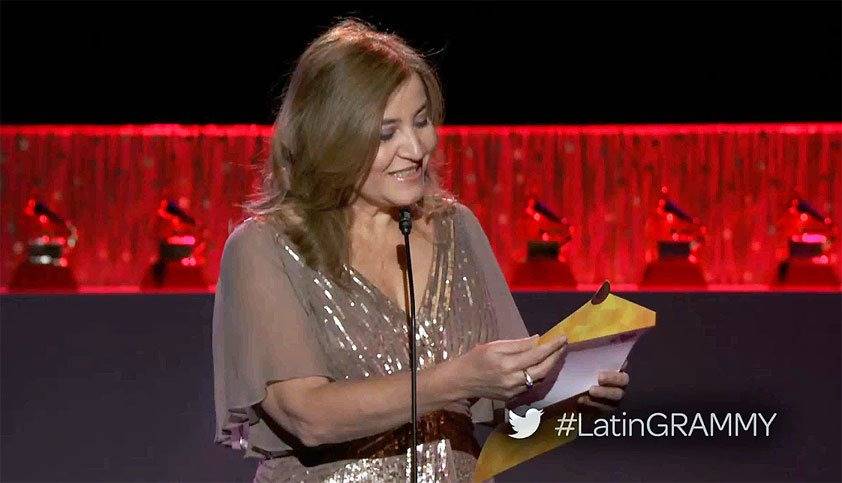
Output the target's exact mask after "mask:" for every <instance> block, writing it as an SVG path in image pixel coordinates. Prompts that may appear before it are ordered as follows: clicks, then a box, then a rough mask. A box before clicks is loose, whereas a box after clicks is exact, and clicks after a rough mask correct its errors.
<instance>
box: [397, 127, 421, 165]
mask: <svg viewBox="0 0 842 483" xmlns="http://www.w3.org/2000/svg"><path fill="white" fill-rule="evenodd" d="M399 154H400V155H401V157H404V158H409V159H413V160H418V159H421V158H422V157H423V156H424V146H422V145H421V140H420V139H418V136H417V135H416V134H415V133H414V132H410V133H409V134H407V135H406V136H404V141H403V143H402V145H401V151H400V153H399Z"/></svg>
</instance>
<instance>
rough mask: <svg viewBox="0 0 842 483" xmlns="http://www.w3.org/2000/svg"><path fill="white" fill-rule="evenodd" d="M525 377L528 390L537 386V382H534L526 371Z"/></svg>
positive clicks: (524, 371)
mask: <svg viewBox="0 0 842 483" xmlns="http://www.w3.org/2000/svg"><path fill="white" fill-rule="evenodd" d="M523 377H525V378H526V388H527V389H532V386H534V385H535V381H533V380H532V376H530V375H529V373H528V372H526V369H524V370H523Z"/></svg>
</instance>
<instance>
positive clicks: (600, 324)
mask: <svg viewBox="0 0 842 483" xmlns="http://www.w3.org/2000/svg"><path fill="white" fill-rule="evenodd" d="M610 290H611V286H610V284H609V283H608V282H607V281H606V282H604V283H603V284H602V287H600V289H599V290H598V291H597V292H596V294H594V296H593V297H592V298H591V300H589V301H588V302H587V303H585V305H583V306H581V307H579V309H577V310H576V311H575V312H573V313H572V314H571V315H570V316H568V317H567V318H565V319H564V320H562V321H561V322H559V323H558V324H556V325H555V327H553V328H552V329H550V330H549V331H547V332H546V333H545V334H544V335H542V336H541V337H540V338H539V339H538V343H539V344H544V343H546V342H548V341H550V340H553V339H554V338H556V337H560V336H562V335H565V336H567V340H568V343H569V344H574V343H577V342H584V341H588V340H593V339H600V338H603V337H607V336H613V335H619V334H623V333H627V332H633V331H637V330H642V329H646V328H650V327H654V326H655V312H653V311H652V310H649V309H647V308H646V307H642V306H640V305H637V304H635V303H633V302H630V301H628V300H626V299H623V298H621V297H617V296H616V295H613V294H610ZM562 370H563V369H562ZM575 410H576V398H575V397H573V398H570V399H567V400H565V401H561V402H559V403H556V404H553V405H552V406H549V407H547V408H546V409H545V410H544V414H543V415H542V418H541V419H542V421H541V425H540V426H539V427H538V430H537V431H536V432H535V434H533V435H532V436H529V437H528V438H525V439H514V438H511V437H509V434H510V433H511V428H510V427H509V424H508V423H506V422H504V423H501V424H499V425H498V426H497V427H496V428H495V429H494V431H493V432H492V433H491V435H490V436H489V437H488V440H486V442H485V445H483V447H482V451H481V453H480V455H479V459H478V460H477V465H476V469H475V470H474V481H485V480H487V479H489V478H492V477H494V476H495V475H497V474H500V473H502V472H503V471H505V470H507V469H509V468H513V467H515V466H517V465H519V464H521V463H523V462H524V461H527V460H529V459H531V458H534V457H536V456H538V455H540V454H542V453H545V452H547V451H549V450H551V449H553V448H556V447H558V446H561V445H563V444H566V443H568V442H570V441H572V440H574V439H575V438H576V434H575V433H570V434H569V435H568V436H565V437H560V436H558V434H557V431H556V430H555V428H556V427H557V426H558V421H557V418H556V416H557V415H559V414H562V413H565V412H567V413H569V412H573V411H575Z"/></svg>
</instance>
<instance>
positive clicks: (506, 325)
mask: <svg viewBox="0 0 842 483" xmlns="http://www.w3.org/2000/svg"><path fill="white" fill-rule="evenodd" d="M433 226H434V233H435V242H434V248H433V260H432V270H431V271H430V275H429V279H428V281H427V286H426V290H425V291H424V293H423V294H421V295H420V298H419V299H418V302H417V312H416V319H417V322H418V337H419V338H418V344H417V348H418V358H419V359H418V366H419V370H423V369H424V368H425V367H430V366H431V365H434V364H436V363H438V362H441V361H444V360H446V359H449V358H453V357H457V356H459V355H461V354H463V353H465V352H467V351H468V350H469V349H471V348H472V347H473V346H474V345H476V344H479V343H484V342H489V341H492V340H497V339H513V338H520V337H526V336H527V335H528V333H527V331H526V328H525V326H524V324H523V320H522V319H521V317H520V314H519V313H518V311H517V308H516V307H515V305H514V301H513V300H512V296H511V293H510V292H509V290H508V286H507V285H506V282H505V279H504V278H503V275H502V273H501V271H500V268H499V266H498V265H497V262H496V259H495V258H494V254H493V253H492V251H491V247H490V245H489V243H488V239H487V238H486V236H485V234H484V232H483V231H482V228H481V226H480V224H479V222H478V220H477V218H476V217H475V216H474V214H473V213H472V212H471V211H470V210H469V209H468V208H467V207H465V206H464V205H461V204H459V203H454V204H453V206H452V209H451V210H450V211H449V212H447V213H445V214H442V215H440V216H438V217H436V218H435V219H434V220H433ZM345 270H346V271H347V273H348V275H349V276H350V278H351V280H353V283H354V287H353V288H354V289H353V290H350V291H348V290H344V289H342V288H340V287H337V286H336V285H335V284H334V283H332V282H331V281H330V280H329V279H328V278H327V277H325V276H324V275H323V274H322V273H321V272H319V271H314V270H312V269H311V268H310V267H309V266H307V265H306V264H305V263H304V260H303V258H302V256H301V255H300V254H299V253H298V252H297V250H296V248H295V247H294V245H293V244H292V243H291V242H290V241H289V240H288V239H287V238H286V236H285V235H284V234H283V231H282V230H280V229H279V228H278V226H277V225H276V224H275V223H273V222H271V221H269V220H268V219H263V218H260V217H256V218H249V219H248V220H246V221H244V222H243V223H241V224H240V225H239V226H238V227H237V228H235V230H234V231H233V232H232V233H231V235H230V236H229V238H228V240H227V241H226V244H225V248H224V250H223V256H222V261H221V265H220V276H219V281H218V284H217V289H216V298H215V302H214V316H213V360H214V395H215V406H216V423H217V425H216V435H215V438H214V442H216V443H218V444H223V445H225V446H229V447H231V448H233V449H237V450H242V451H244V456H245V457H253V458H261V460H262V461H261V462H260V464H259V466H258V468H257V473H256V475H255V481H396V480H405V479H406V478H407V476H408V471H409V468H408V466H409V465H408V463H409V457H408V448H409V446H410V443H409V425H408V424H406V425H404V426H401V427H399V428H395V429H394V430H391V431H387V432H384V433H381V434H378V435H372V436H370V437H366V438H361V439H358V440H353V441H349V442H346V443H339V444H335V445H324V446H322V447H316V448H308V447H305V446H303V445H302V444H300V442H298V441H297V440H296V438H294V437H293V436H292V435H290V434H289V433H287V432H286V431H284V429H283V428H281V427H280V426H279V425H277V423H275V422H274V421H273V420H272V419H271V418H270V417H268V415H266V414H265V413H264V412H263V411H262V410H261V408H260V406H259V403H260V402H261V401H262V400H263V399H264V398H265V397H266V386H267V385H268V384H270V383H271V382H275V381H282V380H287V379H292V378H296V377H307V376H324V377H327V378H329V379H331V380H334V381H339V380H358V379H363V378H368V377H378V376H383V375H387V374H393V373H396V372H399V371H406V370H409V348H408V343H407V341H408V327H407V314H406V313H405V312H404V311H403V310H402V309H401V308H400V307H399V306H397V304H396V303H394V302H393V301H392V300H391V299H390V298H389V297H387V296H385V295H384V294H383V293H381V292H380V290H379V289H378V288H377V287H376V286H375V285H374V284H373V283H370V282H369V281H368V280H366V278H365V277H364V276H363V275H362V274H360V273H358V272H356V271H355V270H353V268H351V267H347V266H346V267H345ZM501 405H502V403H500V402H499V401H494V402H492V401H488V400H479V401H478V402H477V403H476V404H474V405H470V403H469V401H467V400H463V401H460V402H458V403H456V404H451V405H450V406H448V407H445V408H444V409H443V410H440V411H435V412H432V413H429V414H426V415H424V416H423V418H422V419H421V422H420V425H419V428H420V431H421V440H422V441H424V444H423V449H422V450H421V451H420V453H419V461H418V462H419V468H420V477H419V481H469V480H470V478H471V476H472V472H473V468H474V465H475V463H476V456H477V455H478V451H479V447H478V445H477V443H476V440H475V439H474V437H473V422H481V421H488V420H490V419H491V418H492V414H491V413H492V408H493V407H499V406H501Z"/></svg>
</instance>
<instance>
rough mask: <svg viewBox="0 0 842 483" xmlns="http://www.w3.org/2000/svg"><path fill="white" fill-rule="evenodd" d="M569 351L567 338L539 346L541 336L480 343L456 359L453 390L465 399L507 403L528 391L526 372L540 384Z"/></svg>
mask: <svg viewBox="0 0 842 483" xmlns="http://www.w3.org/2000/svg"><path fill="white" fill-rule="evenodd" d="M566 348H567V338H566V337H561V338H559V339H556V340H554V341H552V342H548V343H546V344H541V345H538V336H532V337H527V338H525V339H515V340H497V341H494V342H489V343H487V344H479V345H477V346H475V347H474V348H473V349H471V350H470V351H468V352H467V353H465V354H463V355H462V356H460V357H458V358H456V359H454V360H453V365H452V367H451V369H453V370H452V373H451V374H452V376H451V377H452V378H453V384H454V387H455V388H457V391H459V392H461V394H462V397H465V398H474V397H485V398H489V399H499V400H508V399H511V398H512V397H514V396H516V395H518V394H520V393H522V392H523V391H525V390H526V376H524V374H523V371H524V370H526V371H527V372H528V373H529V376H530V377H531V378H532V380H533V381H534V382H535V383H536V384H537V383H538V382H539V381H540V380H541V379H543V378H544V377H545V376H546V375H547V373H549V372H550V370H552V368H553V366H555V364H556V362H558V360H559V358H561V357H562V355H563V354H564V351H565V349H566Z"/></svg>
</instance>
